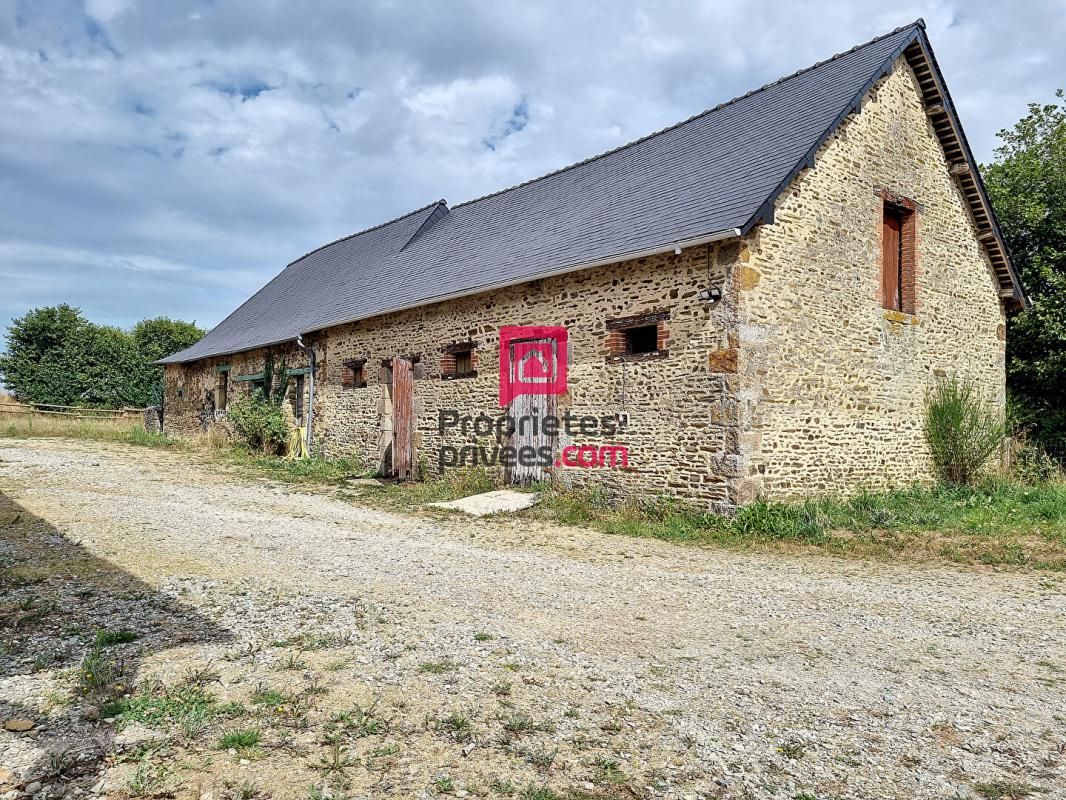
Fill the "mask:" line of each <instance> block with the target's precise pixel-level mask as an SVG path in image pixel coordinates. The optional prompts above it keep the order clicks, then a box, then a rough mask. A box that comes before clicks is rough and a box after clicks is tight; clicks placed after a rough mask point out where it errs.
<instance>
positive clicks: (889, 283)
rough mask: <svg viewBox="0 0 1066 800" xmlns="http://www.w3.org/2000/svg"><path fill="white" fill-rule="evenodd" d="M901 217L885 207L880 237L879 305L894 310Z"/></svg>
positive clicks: (897, 302)
mask: <svg viewBox="0 0 1066 800" xmlns="http://www.w3.org/2000/svg"><path fill="white" fill-rule="evenodd" d="M902 230H903V217H902V216H901V215H900V214H899V213H898V212H896V211H894V210H893V209H890V208H886V209H885V212H884V225H883V234H882V239H881V305H882V306H883V307H884V308H888V309H892V310H894V311H899V310H900V267H901V260H900V259H901V253H900V241H901V240H900V234H901V232H902Z"/></svg>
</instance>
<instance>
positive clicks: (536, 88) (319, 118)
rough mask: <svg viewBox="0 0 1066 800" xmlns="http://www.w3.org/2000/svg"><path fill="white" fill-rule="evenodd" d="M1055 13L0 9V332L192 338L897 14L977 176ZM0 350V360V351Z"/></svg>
mask: <svg viewBox="0 0 1066 800" xmlns="http://www.w3.org/2000/svg"><path fill="white" fill-rule="evenodd" d="M1062 11H1063V8H1062V0H1047V1H1046V2H1040V1H1039V0H1033V2H1017V3H1003V2H1000V1H999V0H996V1H995V2H993V1H992V0H968V1H966V0H963V1H958V2H957V1H954V0H952V1H950V2H949V1H947V0H944V1H943V2H906V1H905V0H900V1H899V2H894V3H883V2H878V3H869V4H866V3H862V2H857V1H856V0H826V1H825V2H818V3H805V2H786V3H774V2H766V3H752V2H750V0H745V1H744V2H737V1H736V0H707V1H706V2H695V1H692V0H690V1H688V2H682V1H678V2H672V1H669V0H668V1H666V2H659V3H639V2H632V0H614V2H599V3H597V2H573V0H569V1H568V2H562V1H561V0H560V1H557V0H542V1H541V2H535V3H534V2H529V1H528V0H519V1H518V2H506V1H505V0H491V2H490V1H489V0H482V1H481V2H474V1H472V0H452V1H451V2H429V0H425V1H424V2H420V1H419V0H410V1H401V0H391V1H389V2H375V1H374V0H366V2H351V0H336V1H334V0H309V2H293V1H292V0H189V2H185V1H184V0H165V2H164V1H163V0H152V1H149V0H84V1H83V0H0V327H4V328H6V327H7V325H8V324H10V320H11V319H13V318H14V317H17V316H20V315H21V314H23V313H25V312H26V311H27V310H29V309H31V308H34V307H38V306H43V305H52V304H56V303H61V302H66V303H70V304H72V305H76V306H78V307H80V308H81V309H82V310H83V311H84V313H85V314H86V316H88V317H89V318H90V319H92V320H93V321H96V322H101V323H106V324H112V325H118V326H122V327H129V326H131V325H132V324H133V323H134V322H136V321H137V320H140V319H144V318H148V317H156V316H169V317H173V318H179V319H186V320H195V321H196V322H197V323H199V324H200V325H201V326H203V327H208V328H209V327H211V326H213V325H215V324H217V323H218V322H219V321H221V320H222V318H223V317H225V316H226V315H227V314H228V313H229V312H230V311H232V310H233V309H234V308H236V307H237V306H238V305H239V304H240V303H241V302H243V301H244V300H245V299H246V298H247V297H248V296H250V295H251V294H252V293H253V292H254V291H255V290H256V289H258V288H259V287H260V286H261V285H263V284H264V283H265V282H266V281H267V280H269V279H270V278H271V277H272V276H273V275H274V274H276V273H277V272H279V271H280V270H281V269H282V268H283V267H284V266H285V265H286V264H287V263H288V262H290V261H292V260H293V259H295V258H298V257H299V256H300V255H302V254H303V253H305V252H307V251H308V250H310V249H312V248H314V247H317V246H318V245H321V244H324V243H326V242H328V241H331V240H333V239H336V238H338V237H341V236H345V235H347V234H350V233H353V232H355V231H358V230H361V229H363V228H365V227H368V226H371V225H375V224H377V223H379V222H383V221H386V220H389V219H393V218H395V217H397V216H400V215H402V214H405V213H406V212H408V211H410V210H412V209H415V208H418V207H421V206H424V205H426V204H427V203H430V202H432V201H435V200H437V199H440V198H444V199H446V200H447V201H448V202H449V203H450V204H453V205H454V204H455V203H458V202H461V201H464V200H469V199H472V198H474V197H478V196H481V195H483V194H486V193H488V192H492V191H495V190H498V189H501V188H505V187H507V186H511V185H513V184H516V183H520V182H522V181H524V180H528V179H530V178H533V177H536V176H537V175H540V174H543V173H546V172H549V171H551V170H554V169H558V168H559V167H562V166H565V165H567V164H569V163H572V162H575V161H579V160H581V159H583V158H587V157H589V156H591V155H595V154H596V153H599V152H603V151H605V150H608V149H611V148H614V147H617V146H619V145H621V144H624V143H626V142H628V141H631V140H633V139H636V138H639V137H641V136H643V135H646V134H648V133H650V132H652V131H655V130H658V129H660V128H663V127H665V126H668V125H671V124H673V123H676V122H678V121H680V120H682V119H685V118H687V117H689V116H691V115H693V114H695V113H698V112H700V111H702V110H703V109H706V108H709V107H712V106H714V105H717V104H718V103H720V102H722V101H724V100H728V99H729V98H731V97H735V96H737V95H740V94H744V93H745V92H747V91H749V90H751V89H754V88H757V87H759V86H761V85H763V84H765V83H767V82H769V81H772V80H775V79H777V78H779V77H781V76H783V75H786V74H788V73H791V72H794V71H795V70H797V69H801V68H803V67H806V66H809V65H811V64H813V63H814V62H816V61H820V60H823V59H825V58H828V57H829V56H831V55H832V54H834V53H838V52H841V51H844V50H847V49H849V48H850V47H852V46H854V45H856V44H859V43H861V42H865V41H867V40H869V39H871V38H873V37H874V36H877V35H879V34H881V33H885V32H887V31H889V30H891V29H893V28H896V27H898V26H900V25H905V24H908V23H910V22H912V21H913V20H915V19H916V18H918V17H923V18H924V19H925V20H926V23H927V26H928V27H927V31H928V34H929V37H930V39H931V41H932V44H933V48H934V50H935V52H936V55H937V58H938V60H939V62H940V65H941V68H942V70H943V72H944V75H945V78H946V80H947V84H948V88H949V90H950V91H951V93H952V96H953V98H954V100H955V103H956V106H957V108H958V110H959V114H960V116H961V118H962V122H963V126H964V128H965V130H966V132H967V136H968V138H969V140H970V143H971V145H972V147H973V149H974V151H975V154H976V156H977V158H978V160H980V161H982V162H985V161H988V160H990V159H991V158H992V157H993V151H994V148H995V146H996V133H997V132H998V131H999V130H1000V129H1002V128H1004V127H1007V126H1010V125H1013V123H1014V122H1015V121H1016V120H1017V119H1018V118H1020V117H1021V116H1023V115H1024V114H1025V113H1026V109H1027V105H1028V103H1030V102H1050V101H1052V100H1053V99H1054V92H1055V90H1056V89H1057V88H1059V87H1060V86H1063V85H1066V48H1063V47H1062V42H1063V41H1066V14H1063V13H1062ZM0 346H2V345H0Z"/></svg>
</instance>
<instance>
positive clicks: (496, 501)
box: [429, 489, 538, 517]
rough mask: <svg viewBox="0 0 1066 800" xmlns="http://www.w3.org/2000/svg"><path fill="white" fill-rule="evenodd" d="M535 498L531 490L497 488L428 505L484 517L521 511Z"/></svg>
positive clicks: (535, 499) (531, 503)
mask: <svg viewBox="0 0 1066 800" xmlns="http://www.w3.org/2000/svg"><path fill="white" fill-rule="evenodd" d="M537 499H538V495H536V494H535V493H533V492H515V491H512V490H510V489H499V490H497V491H495V492H482V493H481V494H472V495H470V496H469V497H461V498H459V499H458V500H448V501H447V502H441V503H430V504H429V505H431V506H434V507H435V508H452V509H455V510H456V511H463V512H465V513H467V514H471V515H472V516H475V517H484V516H485V515H486V514H500V513H503V512H507V511H521V510H522V509H523V508H529V507H530V506H531V505H533V504H534V503H536V502H537Z"/></svg>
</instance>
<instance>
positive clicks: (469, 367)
mask: <svg viewBox="0 0 1066 800" xmlns="http://www.w3.org/2000/svg"><path fill="white" fill-rule="evenodd" d="M440 351H441V356H440V377H441V380H445V381H454V380H458V379H461V378H476V377H477V342H453V343H452V344H446V345H444V347H442V348H441V349H440Z"/></svg>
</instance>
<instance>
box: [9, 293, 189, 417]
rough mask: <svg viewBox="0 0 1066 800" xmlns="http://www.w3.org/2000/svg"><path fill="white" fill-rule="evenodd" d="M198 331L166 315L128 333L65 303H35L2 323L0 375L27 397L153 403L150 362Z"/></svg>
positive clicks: (155, 377) (156, 375)
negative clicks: (5, 327) (43, 305)
mask: <svg viewBox="0 0 1066 800" xmlns="http://www.w3.org/2000/svg"><path fill="white" fill-rule="evenodd" d="M203 335H204V332H203V331H202V330H201V329H200V328H198V327H196V325H195V324H193V323H189V322H182V321H180V320H170V319H166V318H165V317H160V318H158V319H148V320H142V321H141V322H138V323H137V324H136V325H135V326H134V328H133V330H132V331H131V332H129V333H127V332H126V331H124V330H122V329H120V328H115V327H110V326H107V325H95V324H93V323H92V322H89V321H88V320H87V319H86V318H85V317H84V316H83V315H82V313H81V311H80V310H78V309H76V308H73V307H71V306H68V305H59V306H50V307H46V308H35V309H34V310H33V311H30V312H28V313H27V314H25V315H24V316H22V317H19V318H18V319H16V320H14V321H13V322H12V324H11V327H10V328H8V332H7V353H6V355H3V356H0V380H3V382H4V384H6V385H7V387H8V388H9V389H11V391H12V392H14V394H15V397H16V398H18V399H19V400H22V401H25V402H28V403H51V404H53V405H65V406H77V405H88V406H93V405H95V406H107V407H111V408H117V407H120V406H138V407H141V406H146V405H149V404H151V403H152V402H157V398H158V395H159V386H160V382H161V376H162V369H161V368H160V367H157V366H154V365H153V364H152V362H153V361H156V360H158V359H160V358H163V357H164V356H167V355H170V354H171V353H173V352H176V351H178V350H181V349H183V348H185V347H188V346H189V345H191V344H193V343H194V342H196V341H197V340H199V339H200V338H201V337H202V336H203Z"/></svg>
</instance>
